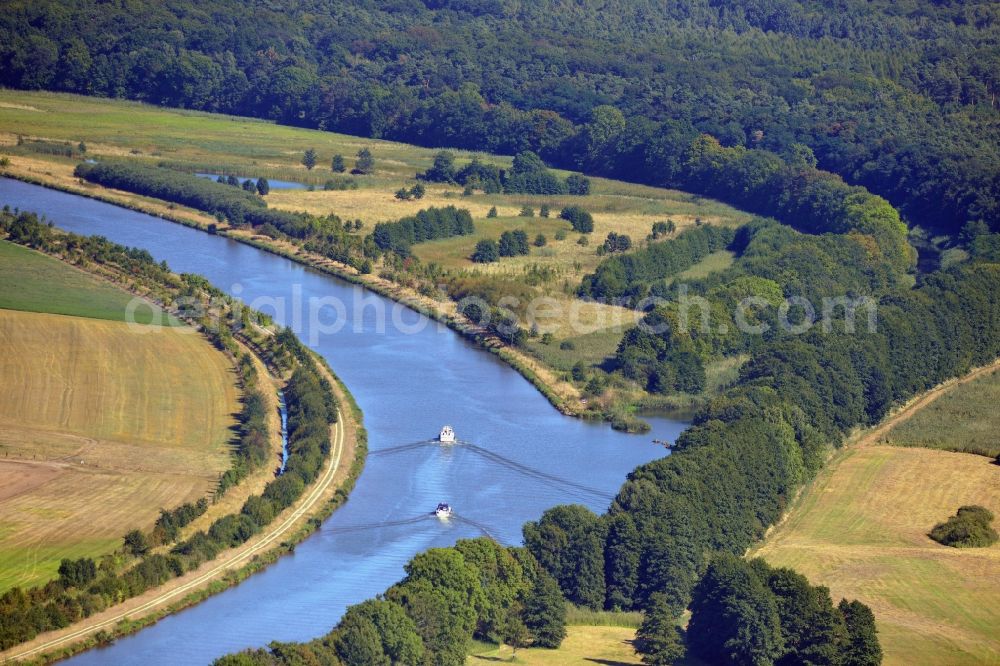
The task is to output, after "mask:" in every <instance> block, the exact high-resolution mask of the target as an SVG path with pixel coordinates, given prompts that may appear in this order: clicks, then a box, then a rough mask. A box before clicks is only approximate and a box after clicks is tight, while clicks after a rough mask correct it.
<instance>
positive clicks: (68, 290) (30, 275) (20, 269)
mask: <svg viewBox="0 0 1000 666" xmlns="http://www.w3.org/2000/svg"><path fill="white" fill-rule="evenodd" d="M132 300H133V297H132V295H131V294H128V293H127V292H124V291H122V290H120V289H116V288H115V287H114V286H112V285H111V284H108V283H107V282H104V281H103V280H101V279H100V278H97V277H95V276H93V275H91V274H89V273H86V272H84V271H82V270H79V269H76V268H74V267H72V266H70V265H68V264H65V263H63V262H61V261H59V260H57V259H53V258H52V257H49V256H46V255H44V254H42V253H40V252H35V251H34V250H31V249H28V248H26V247H23V246H20V245H15V244H13V243H8V242H7V241H0V308H6V309H8V310H24V311H27V312H50V313H54V314H65V315H76V316H79V317H92V318H94V319H109V320H114V321H126V318H127V312H128V305H129V302H130V301H132ZM142 303H143V305H142V307H137V308H135V310H134V321H135V323H137V324H148V323H150V322H151V321H153V320H155V321H156V322H157V323H164V324H170V325H176V324H178V322H177V321H176V320H175V319H173V318H171V317H167V316H165V315H164V313H163V312H162V311H161V310H160V309H159V308H157V307H156V306H155V305H153V304H152V303H149V302H148V301H142Z"/></svg>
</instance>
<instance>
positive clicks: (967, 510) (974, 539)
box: [929, 505, 997, 548]
mask: <svg viewBox="0 0 1000 666" xmlns="http://www.w3.org/2000/svg"><path fill="white" fill-rule="evenodd" d="M991 522H993V513H992V512H991V511H990V510H989V509H987V508H985V507H982V506H976V505H973V506H963V507H961V508H959V510H958V513H956V514H955V515H954V516H952V517H951V518H949V519H948V520H947V521H945V522H943V523H940V524H938V525H935V526H934V529H932V530H931V532H930V535H929V536H930V538H932V539H934V540H935V541H937V542H938V543H940V544H943V545H945V546H951V547H953V548H984V547H986V546H992V545H993V544H995V543H996V542H997V532H996V530H994V529H993V528H992V527H991V526H990V523H991Z"/></svg>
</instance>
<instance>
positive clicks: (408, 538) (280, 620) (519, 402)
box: [0, 178, 685, 666]
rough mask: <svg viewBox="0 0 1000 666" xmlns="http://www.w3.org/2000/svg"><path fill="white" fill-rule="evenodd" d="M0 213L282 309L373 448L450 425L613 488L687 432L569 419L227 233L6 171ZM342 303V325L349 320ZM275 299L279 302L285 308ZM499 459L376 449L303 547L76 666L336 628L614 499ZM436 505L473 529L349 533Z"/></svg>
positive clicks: (451, 348)
mask: <svg viewBox="0 0 1000 666" xmlns="http://www.w3.org/2000/svg"><path fill="white" fill-rule="evenodd" d="M0 204H3V205H10V206H11V207H17V208H20V209H23V210H31V211H35V212H37V213H39V214H44V215H45V216H46V217H47V218H48V219H49V220H50V221H52V222H53V223H55V224H56V225H57V226H59V227H61V228H63V229H67V230H70V231H74V232H76V233H80V234H99V235H102V236H105V237H107V238H109V239H111V240H114V241H116V242H118V243H122V244H125V245H130V246H134V247H141V248H145V249H147V250H149V252H150V253H152V255H153V256H154V257H155V258H156V259H157V260H166V261H167V263H168V264H169V265H170V267H171V268H172V269H173V270H175V271H178V272H190V273H198V274H200V275H203V276H205V277H206V278H208V279H209V280H210V281H211V282H212V283H213V284H214V285H216V286H217V287H219V288H220V289H223V290H225V291H226V292H228V293H230V294H233V295H235V296H238V297H239V298H241V299H243V300H244V301H245V302H248V303H251V304H255V305H256V306H257V307H258V308H259V309H261V310H264V311H266V312H270V313H274V314H276V315H277V316H276V319H277V320H278V321H279V322H281V323H284V324H288V325H291V326H292V328H293V329H294V330H295V332H296V333H297V334H298V335H299V336H300V337H301V338H302V340H303V341H304V342H306V343H307V344H309V346H311V347H312V348H314V349H316V350H317V351H318V352H319V353H320V354H322V355H323V356H324V357H325V358H326V359H327V360H328V361H329V363H330V365H331V367H332V368H333V369H334V371H335V372H336V373H337V374H338V375H339V376H340V378H341V379H342V380H343V381H344V382H345V383H346V385H347V387H348V388H349V389H350V391H351V392H352V393H353V394H354V396H355V398H356V399H357V401H358V404H359V405H360V406H361V409H362V410H363V411H364V417H365V426H366V427H367V429H368V433H369V448H370V450H371V451H372V452H377V451H380V450H385V449H388V448H391V447H393V446H398V445H401V444H406V443H411V442H417V441H421V440H426V439H429V438H432V437H434V436H436V435H437V433H438V432H439V430H440V428H441V426H442V425H444V424H451V425H452V426H454V428H455V431H456V433H457V435H458V438H459V439H461V440H465V441H467V442H472V443H474V444H475V445H477V446H479V447H482V448H484V449H488V450H489V451H490V452H492V453H494V454H496V455H499V456H502V458H503V460H511V461H516V462H517V463H520V464H522V465H527V466H530V467H531V468H534V469H537V470H541V471H543V472H545V473H546V474H549V475H552V476H553V477H559V478H565V479H571V480H573V481H574V482H576V483H579V484H583V485H585V486H589V487H592V488H597V489H600V490H601V491H602V492H604V493H606V494H607V495H608V496H611V495H613V494H614V493H615V492H616V491H617V489H618V488H619V486H620V485H621V483H622V482H623V480H624V479H625V476H626V474H627V473H628V472H629V471H630V470H632V469H633V468H634V467H636V466H637V465H639V464H641V463H644V462H647V461H649V460H652V459H655V458H657V457H660V456H662V455H664V449H663V448H661V447H658V446H655V445H653V444H652V443H651V440H652V439H654V438H655V439H662V440H670V441H673V440H674V439H675V438H676V437H677V435H678V434H679V433H680V432H681V431H682V430H683V429H684V427H685V424H684V423H681V422H677V421H671V420H668V419H663V418H655V419H650V422H651V424H652V426H653V431H652V432H651V433H648V434H645V435H625V434H622V433H618V432H615V431H614V430H612V429H611V428H610V427H608V426H607V425H606V424H602V423H588V422H584V421H581V420H579V419H574V418H569V417H566V416H563V415H561V414H560V413H559V412H558V411H556V410H555V409H553V408H552V406H551V405H550V404H549V403H548V401H547V400H546V399H545V398H544V396H542V395H541V394H540V393H539V392H538V391H537V390H536V389H535V388H534V387H533V386H531V384H530V383H528V382H527V381H526V380H525V379H524V378H523V377H521V376H520V375H519V374H518V373H517V372H515V371H514V370H512V369H511V368H510V367H508V366H507V365H505V364H504V363H502V362H501V361H499V360H498V359H496V358H495V357H494V356H493V355H491V354H489V353H487V352H485V351H483V350H481V349H478V348H477V347H475V346H474V345H472V344H471V343H469V342H468V341H466V340H465V339H463V338H462V337H461V336H459V335H457V334H455V333H454V332H453V331H451V330H449V329H447V328H445V327H443V326H441V325H439V324H437V323H434V322H432V321H430V320H428V319H426V318H425V317H423V316H422V315H418V314H417V313H414V312H412V311H410V310H407V309H405V308H402V307H401V306H398V305H397V304H395V303H393V302H392V301H389V300H387V299H384V298H382V297H379V296H377V295H374V294H372V293H370V292H368V291H366V290H363V289H361V288H359V287H357V286H354V285H351V284H348V283H346V282H343V281H341V280H338V279H336V278H333V277H330V276H328V275H324V274H322V273H319V272H317V271H314V270H312V269H309V268H306V267H304V266H301V265H299V264H296V263H294V262H292V261H290V260H288V259H285V258H283V257H278V256H275V255H272V254H269V253H267V252H264V251H262V250H258V249H256V248H253V247H250V246H248V245H244V244H241V243H238V242H236V241H233V240H230V239H227V238H224V237H221V236H212V235H209V234H206V233H204V232H201V231H197V230H194V229H190V228H187V227H184V226H181V225H179V224H175V223H172V222H168V221H165V220H162V219H159V218H156V217H152V216H149V215H144V214H141V213H137V212H134V211H129V210H126V209H123V208H119V207H115V206H112V205H109V204H105V203H102V202H98V201H94V200H91V199H86V198H83V197H79V196H75V195H71V194H66V193H63V192H57V191H53V190H48V189H45V188H42V187H38V186H35V185H29V184H26V183H21V182H18V181H14V180H10V179H6V178H0ZM315 299H325V300H324V301H322V302H321V304H322V305H323V307H321V308H318V309H317V310H316V312H317V313H318V314H317V315H316V316H310V315H309V312H308V306H307V305H305V304H309V303H313V304H315V303H317V301H316V300H315ZM268 303H270V304H272V305H271V306H269V305H268ZM337 303H341V304H343V306H344V310H343V314H344V315H345V316H344V317H341V318H340V320H339V324H338V323H337V322H338V320H337V317H336V316H335V315H336V313H337V310H336V308H337V305H336V304H337ZM273 304H278V306H281V305H282V304H283V305H284V308H283V309H284V312H282V311H281V310H282V308H281V307H274V306H273ZM296 304H303V308H305V312H299V310H300V308H298V307H297V306H296ZM338 325H339V326H340V327H339V330H336V331H335V332H333V329H335V328H338ZM324 331H326V332H325V333H324ZM321 333H322V334H321ZM498 460H500V459H497V458H493V459H491V458H489V457H487V456H485V455H483V454H482V453H479V452H476V450H475V449H474V448H471V447H462V446H456V447H452V448H448V449H444V448H441V447H439V446H427V447H420V448H414V449H409V450H404V451H402V452H399V453H394V454H383V455H372V456H370V457H369V459H368V462H367V464H366V465H365V469H364V472H363V474H362V475H361V477H360V479H359V480H358V483H357V486H356V487H355V489H354V491H353V493H352V494H351V497H350V500H349V501H348V502H347V503H346V504H345V505H344V506H343V507H342V508H341V509H340V510H338V511H337V512H336V513H334V514H333V516H332V517H331V518H330V519H328V520H327V521H326V522H325V523H324V524H323V527H322V529H321V530H320V531H318V532H317V533H316V534H314V535H313V536H311V537H310V538H308V539H307V540H306V541H304V542H303V543H301V544H300V545H299V546H298V547H297V548H296V549H295V552H294V553H293V554H291V555H288V556H286V557H283V558H281V559H280V560H279V561H278V562H277V563H275V564H273V565H272V566H270V567H268V568H267V569H266V570H265V571H264V572H262V573H259V574H257V575H254V576H251V577H250V578H249V579H248V580H246V581H245V582H243V583H242V584H240V585H238V586H236V587H234V588H231V589H229V590H227V591H225V592H223V593H221V594H218V595H215V596H213V597H211V598H209V599H208V600H206V601H204V602H202V603H200V604H198V605H196V606H193V607H191V608H189V609H187V610H184V611H182V612H180V613H177V614H175V615H172V616H170V617H167V618H165V619H164V620H162V621H160V622H158V623H157V624H155V625H153V626H151V627H149V628H147V629H144V630H142V631H140V632H138V633H136V634H135V635H133V636H130V637H127V638H123V639H121V640H119V641H117V642H116V643H115V644H114V645H111V646H109V647H106V648H102V649H97V650H91V651H89V652H86V653H83V654H81V655H78V656H77V657H75V658H73V659H71V660H70V662H71V663H73V664H74V665H76V666H85V665H88V666H89V665H91V664H93V665H104V664H136V665H139V664H143V665H145V664H178V665H180V664H184V665H189V664H204V663H208V662H210V661H211V660H212V659H214V658H215V657H218V656H220V655H222V654H226V653H228V652H233V651H236V650H241V649H243V648H246V647H256V646H263V645H266V644H267V643H268V642H269V641H271V640H278V641H303V640H308V639H311V638H314V637H316V636H319V635H321V634H323V633H325V632H326V631H328V630H329V629H330V628H331V627H332V626H333V625H334V624H336V622H337V620H338V619H339V618H340V616H341V615H342V613H343V612H344V610H345V608H346V607H347V606H349V605H351V604H354V603H358V602H360V601H362V600H364V599H366V598H369V597H372V596H374V595H375V594H377V593H379V592H381V591H383V590H385V589H386V588H387V587H388V586H389V585H391V584H392V583H393V582H395V581H397V580H398V579H400V578H401V577H402V576H403V565H404V564H405V563H406V562H407V560H409V559H410V557H412V556H413V555H414V554H415V553H418V552H420V551H422V550H424V549H426V548H430V547H435V546H448V545H451V544H453V543H454V542H455V540H456V539H460V538H469V537H475V536H479V535H480V534H482V531H481V529H480V527H483V528H486V530H488V531H489V533H490V534H491V535H492V536H493V537H494V538H496V539H498V540H499V541H501V542H503V543H507V544H520V543H521V525H522V524H523V523H524V522H525V521H528V520H534V519H537V518H538V517H539V516H540V515H541V513H542V512H543V511H544V510H545V509H547V508H549V507H551V506H553V505H556V504H561V503H574V502H575V503H582V504H585V505H587V506H589V507H590V508H591V509H593V510H594V511H596V512H602V511H604V509H605V508H606V507H607V504H608V502H607V499H605V498H601V497H598V496H595V495H594V494H591V493H588V492H584V491H580V490H578V489H575V488H573V487H572V486H570V485H567V484H562V483H558V482H555V481H553V480H551V479H546V478H540V477H538V476H531V475H529V474H525V473H524V472H523V470H518V469H515V468H514V467H512V466H510V465H506V464H503V460H500V461H499V462H498ZM438 502H449V503H450V504H451V505H452V506H453V507H454V510H455V512H456V514H457V515H458V516H460V517H461V518H463V519H466V520H468V521H470V522H464V521H462V520H452V521H450V522H449V523H443V522H440V521H437V520H431V519H427V520H422V521H419V522H415V523H407V524H398V525H390V526H384V527H381V528H375V529H364V530H357V531H353V530H352V529H351V528H352V527H353V526H370V525H373V524H376V523H392V522H400V523H402V521H405V520H407V519H409V518H413V517H416V516H419V515H421V514H424V513H427V512H430V511H431V510H433V509H434V507H435V505H436V504H437V503H438ZM477 525H478V526H480V527H477Z"/></svg>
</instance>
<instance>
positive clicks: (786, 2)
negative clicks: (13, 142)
mask: <svg viewBox="0 0 1000 666" xmlns="http://www.w3.org/2000/svg"><path fill="white" fill-rule="evenodd" d="M609 13H613V14H614V17H613V18H609V16H608V14H609ZM998 13H1000V10H998V9H997V8H996V7H995V6H994V5H993V4H991V3H987V2H970V3H930V4H923V5H920V6H918V7H914V8H913V9H912V11H907V12H898V11H889V10H887V9H886V7H885V6H884V5H880V4H872V3H867V2H863V1H861V0H848V1H847V2H844V3H842V4H841V5H839V6H838V8H837V11H836V12H830V11H828V10H824V8H822V7H820V6H817V5H814V4H811V3H807V2H804V0H767V1H766V2H759V1H757V0H754V1H753V2H751V1H750V0H740V1H739V2H734V3H714V2H707V1H704V0H698V1H695V2H685V3H681V4H678V5H669V6H666V5H665V6H655V7H646V6H645V5H643V6H641V7H640V6H637V5H635V4H634V3H628V2H615V3H614V4H613V6H610V7H608V8H607V10H606V11H601V12H598V11H596V10H595V8H594V7H591V6H589V5H580V6H578V7H573V8H572V9H571V10H566V9H565V8H564V7H562V6H559V7H558V8H557V7H556V6H555V5H554V4H553V3H552V2H551V1H546V2H540V3H535V4H533V5H532V6H531V7H529V8H524V9H519V10H518V11H516V12H515V11H513V10H511V9H510V8H509V7H508V6H507V5H505V4H504V3H502V2H496V3H489V4H487V5H482V4H474V3H466V2H446V3H433V4H431V5H427V4H426V3H416V4H408V5H406V6H399V7H397V6H395V5H394V6H392V7H391V8H390V7H379V6H373V5H371V4H369V3H361V2H346V3H338V4H337V5H336V6H330V7H324V8H323V9H322V11H312V9H309V8H304V7H300V6H298V5H297V4H295V3H291V2H287V1H282V2H278V3H276V4H272V5H271V6H269V7H268V8H266V9H264V10H262V11H261V12H257V13H253V14H247V13H243V12H238V11H233V10H232V7H230V6H229V5H228V4H227V3H226V2H224V0H213V2H210V3H207V4H205V3H201V4H198V3H190V2H183V3H181V4H176V3H175V4H171V5H170V6H161V5H158V4H155V3H148V2H146V3H143V4H141V5H139V6H135V5H128V6H122V7H117V6H116V7H108V6H107V5H106V4H103V3H97V2H95V1H94V0H89V1H88V2H84V3H81V4H78V5H74V6H73V7H71V8H67V7H65V6H64V5H63V3H59V2H56V1H55V0H46V1H43V2H35V3H31V4H29V5H22V6H18V7H17V8H14V10H12V11H11V12H8V13H7V15H5V16H4V17H2V20H0V34H3V36H4V38H3V39H0V44H2V45H3V47H2V57H0V63H2V65H0V82H2V83H3V84H4V85H7V86H11V87H17V88H28V89H37V88H45V89H56V90H68V91H73V92H79V93H84V94H96V95H104V96H113V97H127V98H131V99H139V100H143V101H148V102H151V103H154V104H162V105H170V106H183V107H189V108H196V109H204V110H209V111H223V112H229V113H240V114H246V115H253V116H259V117H264V118H270V119H274V120H277V121H279V122H284V123H288V124H293V125H304V126H309V127H315V128H321V129H329V130H338V131H344V132H347V133H350V134H355V135H361V136H371V137H382V138H391V139H396V140H403V141H408V142H412V143H418V144H421V145H426V146H433V147H442V146H450V147H454V148H468V149H472V150H489V151H491V152H500V153H507V154H516V153H519V152H521V151H524V150H532V151H534V152H536V153H538V154H539V155H541V156H542V157H543V158H545V159H548V160H552V161H553V162H555V163H558V164H559V165H560V166H563V167H567V168H573V169H577V168H584V169H586V170H587V171H592V172H594V173H602V174H621V173H624V172H631V173H632V176H634V177H638V178H642V179H643V182H647V179H648V180H655V181H657V182H658V183H659V184H673V185H675V186H676V185H679V184H680V183H677V182H674V183H669V182H665V180H664V179H663V178H662V176H661V175H658V174H657V173H655V172H650V173H649V174H648V175H646V176H644V175H643V174H642V173H637V172H636V171H637V170H636V169H633V168H632V167H631V166H630V165H634V166H636V167H640V168H643V169H645V165H644V163H643V162H652V163H654V164H659V163H660V162H669V161H670V159H671V157H670V153H669V152H665V151H661V150H660V146H662V145H663V144H664V143H665V144H667V145H669V144H670V143H671V141H670V140H669V135H671V134H678V133H680V134H689V135H692V136H695V135H697V134H700V133H705V134H710V135H712V136H715V137H717V138H718V139H719V140H720V141H721V142H722V143H723V145H725V146H729V147H735V146H741V147H745V148H752V149H766V150H768V151H771V152H772V153H774V154H779V155H796V154H801V153H802V151H801V150H800V149H799V148H800V146H808V147H809V148H810V149H811V153H809V154H812V153H814V154H815V159H816V160H817V161H818V163H819V164H821V165H823V167H824V168H826V169H830V170H832V171H834V172H837V173H839V174H841V175H842V176H843V177H844V178H846V179H848V180H850V181H851V182H852V183H853V184H859V185H864V186H866V187H868V188H870V189H872V190H873V191H875V192H878V193H879V194H881V195H883V196H885V197H887V198H889V199H890V200H891V201H892V202H893V203H894V204H895V205H897V206H898V207H900V208H901V209H902V210H903V212H904V213H905V214H906V215H907V217H908V218H910V219H912V220H914V221H916V222H919V223H921V224H924V225H927V226H934V227H938V228H943V229H950V230H955V231H957V230H958V229H960V228H961V226H963V225H964V224H965V223H966V222H968V221H970V220H978V219H982V220H984V221H986V222H987V223H988V224H989V225H990V226H991V227H992V228H994V229H998V222H1000V217H998V216H1000V205H998V200H1000V195H998V194H997V193H998V192H1000V185H998V177H1000V156H998V154H997V152H996V150H994V147H995V146H996V145H1000V139H998V136H997V129H996V123H995V122H994V119H995V116H996V114H997V109H998V103H997V99H996V95H997V90H998V88H1000V81H998V79H997V74H996V72H997V71H1000V62H998V56H997V54H996V49H995V44H996V42H997V32H998V27H997V26H1000V16H998ZM81 26H82V27H81ZM692 52H698V53H704V54H705V57H704V58H691V57H689V54H690V53H692ZM718 63H724V65H723V66H719V65H718ZM748 82H749V83H748ZM748 91H749V92H752V94H748ZM872 99H875V100H877V101H878V103H877V104H872V103H871V100H872ZM612 107H613V108H615V109H620V110H621V113H622V116H623V118H622V117H619V116H616V115H615V114H614V113H612V112H610V111H609V109H610V108H612ZM623 126H624V128H623ZM613 134H619V135H620V140H619V141H616V143H617V146H616V148H615V150H614V151H613V153H611V155H612V156H613V159H612V160H610V162H609V161H608V155H609V153H607V152H606V151H604V150H603V146H604V145H605V142H606V139H607V138H608V136H609V135H613ZM664 138H667V140H666V141H661V139H664ZM650 141H652V143H650ZM644 144H645V145H644ZM658 152H659V154H660V156H661V157H660V158H659V159H653V160H649V159H646V160H643V159H642V158H643V153H646V155H645V157H647V158H648V157H652V156H655V154H656V153H658ZM809 154H806V157H807V158H808V155H809ZM636 157H638V158H639V159H636ZM809 161H811V160H809Z"/></svg>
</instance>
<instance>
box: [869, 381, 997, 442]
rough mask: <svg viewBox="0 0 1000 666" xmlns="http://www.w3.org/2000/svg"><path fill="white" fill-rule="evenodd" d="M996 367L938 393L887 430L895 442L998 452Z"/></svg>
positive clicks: (891, 440) (890, 440)
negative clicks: (906, 418) (908, 416)
mask: <svg viewBox="0 0 1000 666" xmlns="http://www.w3.org/2000/svg"><path fill="white" fill-rule="evenodd" d="M998 404H1000V370H994V371H993V372H991V373H989V374H987V375H985V376H982V377H977V378H975V379H973V380H972V381H970V382H968V383H965V384H962V385H960V386H956V387H954V388H953V389H952V390H950V391H948V392H946V393H944V394H942V395H941V396H940V397H939V398H937V399H936V400H935V401H934V402H933V403H931V404H929V405H927V407H925V408H924V409H922V410H920V411H919V412H918V413H917V414H915V415H914V416H913V417H912V418H910V419H908V420H906V421H904V422H902V423H900V424H899V425H897V426H896V427H895V428H893V429H892V430H891V431H890V432H889V434H888V443H889V444H893V445H896V446H920V447H926V448H932V449H944V450H948V451H964V452H967V453H978V454H980V455H984V456H990V457H996V456H998V455H1000V436H998V435H997V433H1000V411H997V409H996V406H997V405H998Z"/></svg>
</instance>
